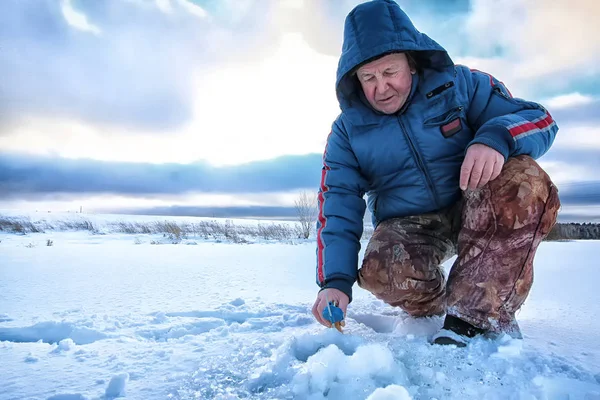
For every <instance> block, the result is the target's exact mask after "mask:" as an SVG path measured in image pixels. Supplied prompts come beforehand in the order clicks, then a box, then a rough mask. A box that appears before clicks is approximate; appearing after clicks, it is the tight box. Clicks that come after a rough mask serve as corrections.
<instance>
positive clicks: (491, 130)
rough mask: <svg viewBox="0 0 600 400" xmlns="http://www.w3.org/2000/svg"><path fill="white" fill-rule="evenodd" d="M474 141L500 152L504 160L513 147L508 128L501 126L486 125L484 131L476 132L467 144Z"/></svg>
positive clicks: (512, 150)
mask: <svg viewBox="0 0 600 400" xmlns="http://www.w3.org/2000/svg"><path fill="white" fill-rule="evenodd" d="M475 143H480V144H484V145H486V146H488V147H491V148H492V149H494V150H496V151H497V152H498V153H500V154H502V156H503V157H504V161H506V160H508V157H509V156H510V155H511V154H512V153H513V152H514V148H515V145H514V140H513V138H512V136H510V133H508V130H507V129H506V128H504V127H502V126H491V127H486V129H485V132H477V134H476V135H475V139H473V140H472V141H471V143H469V146H471V145H473V144H475ZM467 148H468V146H467ZM465 153H466V150H465Z"/></svg>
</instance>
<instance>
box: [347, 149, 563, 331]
mask: <svg viewBox="0 0 600 400" xmlns="http://www.w3.org/2000/svg"><path fill="white" fill-rule="evenodd" d="M559 207H560V201H559V199H558V192H557V190H556V187H555V186H554V185H553V183H552V181H551V180H550V178H549V176H548V175H547V174H546V172H545V171H544V170H543V169H541V168H540V167H539V165H538V164H537V163H536V162H535V161H534V160H533V159H532V158H531V157H528V156H518V157H514V158H509V160H508V161H507V162H506V164H505V165H504V167H503V169H502V173H501V174H500V175H499V176H498V177H497V178H496V179H495V180H493V181H491V182H489V183H488V184H486V185H485V186H483V187H482V188H479V189H477V190H467V191H465V192H464V195H463V198H462V199H461V200H460V201H459V202H458V203H457V204H455V205H453V206H452V207H450V208H448V209H445V210H443V211H441V212H439V213H434V214H424V215H419V216H414V217H404V218H394V219H390V220H387V221H384V222H382V223H380V224H379V225H378V226H377V228H376V229H375V232H374V234H373V237H372V238H371V240H370V241H369V244H368V246H367V248H366V251H365V256H364V259H363V264H362V267H361V269H360V270H359V273H358V284H359V286H360V287H362V288H364V289H366V290H368V291H370V292H371V293H373V294H374V295H375V296H376V297H377V298H379V299H381V300H383V301H385V302H386V303H388V304H390V305H392V306H398V307H401V308H402V309H404V310H405V311H406V312H408V313H409V314H411V315H413V316H430V315H442V314H444V313H447V314H449V315H452V316H455V317H458V318H461V319H463V320H465V321H467V322H469V323H471V324H472V325H474V326H477V327H479V328H482V329H489V330H491V331H493V332H510V331H511V327H514V325H513V324H514V320H515V312H516V311H517V310H518V309H519V308H520V307H521V305H522V304H523V302H524V301H525V299H526V298H527V296H528V294H529V290H530V288H531V285H532V283H533V258H534V255H535V252H536V249H537V247H538V245H539V244H540V242H541V241H542V239H543V238H544V237H545V236H546V235H547V234H548V233H549V232H550V230H551V228H552V227H553V225H554V223H555V222H556V215H557V212H558V209H559ZM454 255H458V257H457V259H456V261H455V262H454V264H453V266H452V268H451V270H450V273H449V276H448V280H447V282H446V277H445V275H444V272H443V271H442V269H441V267H440V264H441V263H443V262H444V261H446V260H448V259H449V258H451V257H452V256H454Z"/></svg>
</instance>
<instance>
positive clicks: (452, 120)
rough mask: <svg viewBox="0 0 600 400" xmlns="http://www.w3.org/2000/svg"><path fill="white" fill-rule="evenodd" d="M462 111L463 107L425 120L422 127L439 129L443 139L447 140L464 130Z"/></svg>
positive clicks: (454, 108)
mask: <svg viewBox="0 0 600 400" xmlns="http://www.w3.org/2000/svg"><path fill="white" fill-rule="evenodd" d="M463 109H464V107H463V106H457V107H453V108H451V109H450V110H448V111H446V112H444V113H442V114H440V115H437V116H434V117H431V118H428V119H426V120H425V122H424V123H423V125H424V126H425V127H426V128H438V127H439V130H440V133H441V134H442V135H443V136H444V137H445V138H449V137H451V136H454V135H456V134H457V133H458V132H460V131H462V130H463V128H464V124H465V120H464V118H463V117H464V113H463Z"/></svg>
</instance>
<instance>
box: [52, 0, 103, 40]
mask: <svg viewBox="0 0 600 400" xmlns="http://www.w3.org/2000/svg"><path fill="white" fill-rule="evenodd" d="M62 13H63V16H64V17H65V19H66V20H67V22H68V23H69V25H71V26H73V27H75V28H77V29H80V30H82V31H84V32H90V33H93V34H94V35H100V33H101V31H100V28H98V27H97V26H94V25H93V24H90V23H89V21H88V19H87V17H86V15H85V14H82V13H80V12H78V11H77V10H75V9H74V8H73V4H72V3H71V0H63V2H62Z"/></svg>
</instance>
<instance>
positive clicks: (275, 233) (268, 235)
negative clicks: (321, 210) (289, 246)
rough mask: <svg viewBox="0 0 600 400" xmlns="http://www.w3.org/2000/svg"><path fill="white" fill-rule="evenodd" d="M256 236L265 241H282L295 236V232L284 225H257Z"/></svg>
mask: <svg viewBox="0 0 600 400" xmlns="http://www.w3.org/2000/svg"><path fill="white" fill-rule="evenodd" d="M257 230H258V232H257V233H258V236H259V237H260V238H262V239H265V240H284V239H291V238H293V237H294V236H295V234H296V233H298V232H297V230H295V229H293V228H290V227H289V226H288V225H285V224H275V223H271V224H269V225H266V224H259V225H258V229H257Z"/></svg>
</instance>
